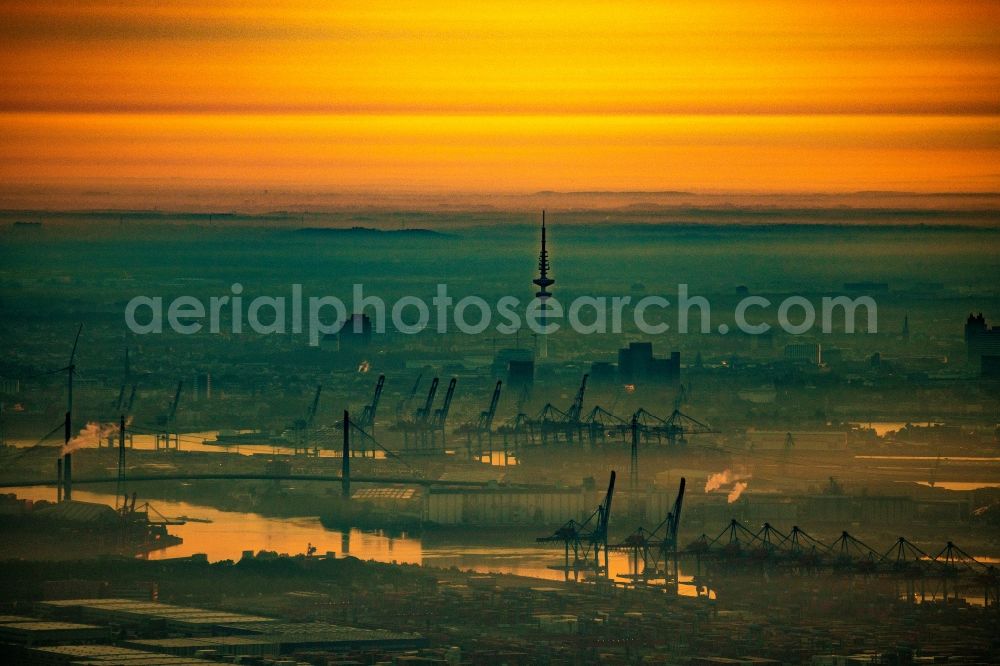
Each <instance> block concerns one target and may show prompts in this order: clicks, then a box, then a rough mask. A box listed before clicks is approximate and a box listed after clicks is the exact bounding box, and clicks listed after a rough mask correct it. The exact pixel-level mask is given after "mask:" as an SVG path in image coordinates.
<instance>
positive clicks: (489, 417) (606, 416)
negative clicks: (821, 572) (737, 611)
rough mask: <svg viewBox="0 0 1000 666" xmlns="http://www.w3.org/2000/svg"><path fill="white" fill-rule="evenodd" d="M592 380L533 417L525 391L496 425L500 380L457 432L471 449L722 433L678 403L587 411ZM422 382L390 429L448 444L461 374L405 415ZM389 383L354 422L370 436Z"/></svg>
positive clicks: (434, 387) (412, 443) (414, 443)
mask: <svg viewBox="0 0 1000 666" xmlns="http://www.w3.org/2000/svg"><path fill="white" fill-rule="evenodd" d="M587 379H588V375H583V379H582V381H581V382H580V387H579V389H578V390H577V392H576V397H575V398H574V399H573V402H572V404H571V405H570V406H569V408H568V409H565V410H563V409H560V408H559V407H557V406H556V405H554V404H552V403H551V402H549V403H546V404H545V406H544V407H542V408H541V410H539V411H538V413H537V414H535V415H534V416H531V415H529V414H527V413H525V412H524V411H522V408H523V402H524V397H525V394H522V397H521V399H520V400H519V401H518V411H517V413H516V414H515V415H514V416H512V417H511V418H509V419H507V420H506V421H504V422H503V423H501V424H499V425H498V426H496V427H495V426H494V424H495V422H496V416H497V408H498V407H499V405H500V394H501V391H502V389H503V382H502V381H497V382H496V385H495V386H494V389H493V393H492V395H491V397H490V400H489V403H488V405H487V407H486V409H484V410H482V411H481V412H479V414H478V416H477V417H476V418H475V419H471V420H469V421H466V422H464V423H462V424H461V425H459V426H458V427H457V428H454V429H453V430H452V432H453V433H454V434H458V435H464V437H465V440H466V444H467V445H468V446H469V447H470V448H471V447H472V445H473V443H475V444H477V445H479V446H480V448H482V446H483V445H484V444H492V441H493V438H494V437H500V438H502V439H503V441H504V444H505V448H506V445H507V444H508V443H509V442H513V444H514V445H515V446H521V445H530V444H553V443H558V442H564V443H573V442H582V441H587V440H589V442H591V443H602V442H609V441H616V440H619V439H620V440H621V441H622V442H623V443H624V442H626V441H627V439H628V436H629V435H630V434H631V435H632V438H633V440H635V439H638V440H640V441H645V442H652V441H655V442H657V443H663V442H666V443H667V444H668V445H671V446H679V445H683V444H685V443H686V442H687V438H688V437H689V436H691V435H701V434H708V433H714V432H718V431H717V430H714V429H713V428H712V427H711V426H709V425H707V424H705V423H702V422H701V421H698V420H697V419H694V418H692V417H691V416H688V415H687V414H684V413H682V412H681V411H680V410H679V409H677V408H675V409H674V410H673V412H672V413H671V414H670V416H668V417H666V418H662V417H660V416H657V415H656V414H654V413H652V412H650V411H649V410H647V409H645V408H642V409H639V410H638V411H636V412H635V413H634V414H632V416H631V417H630V418H622V417H620V416H617V415H615V414H613V413H612V412H610V411H609V410H607V409H605V408H603V407H601V406H600V405H597V406H595V407H593V408H592V409H591V410H590V411H589V412H587V413H586V414H584V413H583V400H584V396H585V395H586V391H587ZM420 381H421V377H418V378H417V380H416V382H415V383H414V385H413V388H412V389H411V391H410V396H409V399H408V400H405V401H403V402H402V403H401V404H400V409H399V410H397V411H398V413H397V420H396V422H395V423H393V424H392V425H390V426H389V428H388V429H389V431H390V432H396V433H401V434H402V435H403V446H404V448H418V449H437V448H443V447H444V445H445V443H446V438H447V435H446V433H447V432H448V417H449V414H450V412H451V407H452V401H453V399H454V396H455V388H456V386H457V384H458V379H457V378H456V377H452V378H451V380H450V381H449V382H448V388H447V390H446V391H445V395H444V399H443V401H442V403H441V405H440V406H439V407H437V408H435V407H434V404H435V399H436V396H437V392H438V388H439V385H440V379H439V378H438V377H434V378H433V379H432V380H431V384H430V388H429V389H428V391H427V395H426V398H425V399H424V401H423V402H422V403H420V404H419V405H418V406H417V408H416V409H415V410H414V411H413V412H412V414H411V415H409V416H403V415H402V411H403V406H404V405H405V404H407V403H408V402H410V401H412V400H413V399H414V398H415V397H416V393H417V391H418V390H419V385H420ZM384 385H385V375H380V376H379V378H378V381H377V383H376V386H375V392H374V395H373V397H372V401H371V402H370V403H369V404H368V405H366V406H365V407H364V409H363V410H362V414H361V417H360V418H359V419H357V420H352V427H354V428H359V429H361V430H362V431H363V432H364V433H365V434H367V435H369V436H374V430H375V415H376V410H377V409H378V405H379V400H380V397H381V395H382V389H383V387H384ZM313 413H314V412H313ZM310 421H311V417H310ZM337 427H338V429H340V428H342V427H343V425H342V424H341V423H338V425H337Z"/></svg>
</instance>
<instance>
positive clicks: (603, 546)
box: [535, 470, 615, 579]
mask: <svg viewBox="0 0 1000 666" xmlns="http://www.w3.org/2000/svg"><path fill="white" fill-rule="evenodd" d="M614 494H615V472H614V470H612V472H611V479H610V480H609V482H608V491H607V493H605V495H604V500H603V501H602V502H601V503H600V504H599V505H598V507H597V509H595V510H594V512H593V513H592V514H590V516H589V517H588V518H587V519H586V520H584V521H583V522H582V523H581V522H577V521H576V520H574V519H570V520H569V521H567V522H566V523H564V524H563V526H562V527H560V528H559V529H557V530H556V531H555V532H554V533H552V534H551V535H549V536H546V537H538V538H537V539H535V541H536V542H538V543H553V542H559V541H561V542H562V543H563V552H564V564H563V565H562V566H553V567H551V568H552V569H556V570H560V571H563V572H564V573H565V575H566V578H567V579H569V572H570V571H573V572H574V574H578V573H579V572H580V571H581V570H584V571H592V572H593V573H595V574H597V575H598V576H605V577H606V576H607V575H608V521H609V520H610V518H611V500H612V498H613V497H614ZM571 554H572V557H571V556H570V555H571Z"/></svg>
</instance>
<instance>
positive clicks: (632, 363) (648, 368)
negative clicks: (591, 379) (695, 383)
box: [618, 342, 681, 384]
mask: <svg viewBox="0 0 1000 666" xmlns="http://www.w3.org/2000/svg"><path fill="white" fill-rule="evenodd" d="M680 376H681V353H680V352H678V351H675V352H670V358H656V357H654V356H653V343H652V342H630V343H629V346H628V347H625V348H623V349H619V350H618V377H619V379H620V380H621V381H622V382H624V383H627V384H636V383H642V382H655V383H673V382H676V381H678V380H679V379H680Z"/></svg>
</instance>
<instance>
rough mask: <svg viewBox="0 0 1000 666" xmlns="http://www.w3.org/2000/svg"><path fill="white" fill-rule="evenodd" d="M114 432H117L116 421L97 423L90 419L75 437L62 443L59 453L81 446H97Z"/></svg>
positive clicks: (69, 451)
mask: <svg viewBox="0 0 1000 666" xmlns="http://www.w3.org/2000/svg"><path fill="white" fill-rule="evenodd" d="M116 432H118V424H116V423H97V422H95V421H91V422H90V423H88V424H87V425H85V426H84V427H83V429H82V430H80V433H79V434H78V435H77V436H76V437H73V438H72V439H70V440H69V441H68V442H66V443H65V444H63V446H62V450H61V451H60V453H61V454H62V455H66V454H67V453H73V451H76V450H77V449H80V448H83V447H87V446H98V445H99V444H100V443H101V442H102V441H104V440H105V439H107V437H108V435H111V434H113V433H116Z"/></svg>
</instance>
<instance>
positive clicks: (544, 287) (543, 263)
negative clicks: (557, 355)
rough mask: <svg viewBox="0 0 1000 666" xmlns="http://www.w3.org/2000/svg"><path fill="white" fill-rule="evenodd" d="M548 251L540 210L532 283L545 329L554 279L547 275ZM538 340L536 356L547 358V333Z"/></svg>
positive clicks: (543, 215) (543, 217)
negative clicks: (535, 274) (539, 236)
mask: <svg viewBox="0 0 1000 666" xmlns="http://www.w3.org/2000/svg"><path fill="white" fill-rule="evenodd" d="M549 268H551V266H550V265H549V253H548V250H546V249H545V211H544V210H543V211H542V250H541V252H539V253H538V277H537V278H535V279H534V280H532V283H534V284H535V285H537V286H538V291H537V292H535V297H537V298H538V300H539V301H540V302H541V307H540V308H539V311H540V312H541V317H539V324H540V325H541V327H542V329H543V330H544V329H545V325H546V324H547V320H546V316H545V311H546V310H547V309H548V305H547V304H546V301H547V300H548V298H549V296H551V295H552V292H550V291H549V287H551V286H552V285H553V284H555V282H556V281H555V280H553V279H552V278H550V277H549ZM539 337H540V339H539V341H538V358H548V357H549V342H548V334H547V333H540V334H539Z"/></svg>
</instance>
